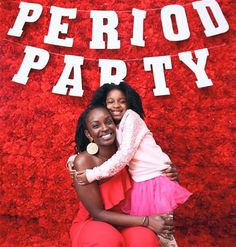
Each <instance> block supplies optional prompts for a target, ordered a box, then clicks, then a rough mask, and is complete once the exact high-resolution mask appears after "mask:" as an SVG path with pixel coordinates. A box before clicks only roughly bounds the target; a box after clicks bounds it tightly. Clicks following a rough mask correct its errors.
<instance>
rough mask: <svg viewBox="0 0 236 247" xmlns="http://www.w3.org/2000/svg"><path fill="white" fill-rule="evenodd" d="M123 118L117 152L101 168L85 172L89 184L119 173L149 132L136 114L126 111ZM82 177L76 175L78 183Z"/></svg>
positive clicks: (82, 179)
mask: <svg viewBox="0 0 236 247" xmlns="http://www.w3.org/2000/svg"><path fill="white" fill-rule="evenodd" d="M123 118H124V119H122V120H121V121H122V126H120V127H123V128H122V130H119V131H121V133H122V140H121V143H120V146H119V149H118V151H117V152H116V153H115V154H114V155H113V156H112V157H111V158H110V159H108V160H107V161H106V162H104V163H103V164H102V165H101V166H99V167H94V168H93V169H87V170H86V178H87V181H88V182H89V183H91V182H93V181H95V180H100V179H102V178H106V177H111V176H113V175H114V174H116V173H118V172H119V171H121V170H122V168H124V167H125V166H126V165H127V164H128V163H129V161H130V160H131V159H132V158H133V156H134V154H135V152H136V151H137V149H138V147H139V145H140V143H141V141H142V139H143V137H144V136H145V134H146V133H148V132H149V129H148V128H147V126H146V124H145V122H144V121H143V120H142V119H141V117H140V116H139V115H138V114H137V113H136V112H134V111H131V110H128V111H127V112H126V114H125V115H124V117H123ZM84 177H85V176H84V175H78V179H79V181H84ZM81 184H82V183H81ZM83 184H85V183H83Z"/></svg>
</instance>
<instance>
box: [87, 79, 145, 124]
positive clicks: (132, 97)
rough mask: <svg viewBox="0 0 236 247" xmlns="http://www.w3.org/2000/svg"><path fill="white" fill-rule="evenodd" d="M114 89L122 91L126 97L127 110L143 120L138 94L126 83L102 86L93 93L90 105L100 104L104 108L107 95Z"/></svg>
mask: <svg viewBox="0 0 236 247" xmlns="http://www.w3.org/2000/svg"><path fill="white" fill-rule="evenodd" d="M114 89H117V90H120V91H122V92H123V93H124V95H125V97H126V100H127V104H128V109H131V110H133V111H135V112H136V113H138V114H139V116H140V117H141V118H142V119H144V116H145V114H144V110H143V105H142V101H141V98H140V96H139V94H138V93H137V92H136V91H135V90H134V89H133V88H132V87H131V86H130V85H129V84H128V83H126V82H120V83H119V84H118V85H117V84H114V83H106V84H104V85H103V86H101V87H100V88H98V89H97V90H96V91H95V92H94V95H93V98H92V100H91V104H92V105H98V104H99V105H101V104H102V105H104V106H106V98H107V94H108V93H109V92H110V91H111V90H114Z"/></svg>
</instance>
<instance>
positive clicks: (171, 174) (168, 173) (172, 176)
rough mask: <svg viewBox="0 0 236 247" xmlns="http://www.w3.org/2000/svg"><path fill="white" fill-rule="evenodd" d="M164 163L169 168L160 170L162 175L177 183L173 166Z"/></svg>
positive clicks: (176, 174) (177, 175)
mask: <svg viewBox="0 0 236 247" xmlns="http://www.w3.org/2000/svg"><path fill="white" fill-rule="evenodd" d="M165 163H166V164H168V165H169V166H170V167H168V168H166V169H164V170H162V173H163V174H165V175H166V176H167V177H169V178H170V180H172V181H177V182H178V181H179V174H178V172H177V169H176V167H175V165H173V164H172V163H171V162H165Z"/></svg>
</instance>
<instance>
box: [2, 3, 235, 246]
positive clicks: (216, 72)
mask: <svg viewBox="0 0 236 247" xmlns="http://www.w3.org/2000/svg"><path fill="white" fill-rule="evenodd" d="M29 2H32V3H33V2H34V3H40V4H41V5H43V6H44V8H43V13H42V16H41V17H40V19H39V20H38V21H37V22H36V23H31V24H27V25H25V27H24V32H23V35H22V37H19V38H17V37H13V36H9V35H7V32H8V30H9V28H11V27H12V26H13V24H14V22H15V19H16V16H17V14H18V5H19V1H1V15H0V20H1V34H0V35H1V58H0V59H1V60H0V61H1V98H0V105H1V112H0V114H1V123H0V126H1V134H0V136H1V141H0V143H1V144H0V145H1V202H0V214H1V218H0V220H1V221H0V224H1V233H0V234H1V235H0V236H1V238H0V241H1V242H0V245H1V246H7V247H9V246H70V240H69V235H68V231H69V226H70V223H71V221H72V219H73V217H74V215H75V213H76V212H77V210H78V203H77V201H78V199H77V196H76V193H75V191H74V189H73V188H72V187H71V179H70V178H69V176H68V173H67V171H66V169H65V163H66V160H67V158H68V155H70V154H71V153H73V145H74V144H73V139H74V132H75V126H76V121H77V118H78V116H79V114H80V113H81V111H82V110H83V109H84V108H85V106H86V105H87V103H88V101H89V99H90V98H91V95H92V93H93V92H94V90H95V89H96V88H97V87H98V86H99V80H100V74H99V67H98V59H99V58H107V59H109V58H110V59H121V60H126V61H125V62H126V64H127V67H128V75H127V77H126V80H127V81H128V82H129V83H130V85H131V86H133V87H134V88H135V89H136V90H137V91H138V92H139V94H140V95H141V97H142V99H143V104H144V108H145V112H146V122H147V124H148V126H149V127H150V129H151V130H152V131H153V133H154V136H155V138H156V140H157V141H158V143H159V144H160V145H161V147H162V148H163V149H164V151H165V152H166V153H167V154H168V155H169V156H170V157H171V159H172V161H173V163H175V164H176V165H177V168H178V170H179V173H180V179H181V183H182V184H183V185H184V186H186V187H187V188H188V189H189V190H190V191H192V192H193V193H194V195H193V196H192V198H191V199H190V200H189V202H187V203H186V204H185V205H183V206H181V207H180V208H179V209H178V210H177V211H176V221H175V222H176V223H175V224H176V238H177V240H178V242H179V246H186V247H187V246H201V247H202V246H232V243H233V241H235V240H234V239H233V229H232V222H233V219H234V213H235V212H233V209H235V208H234V207H235V204H234V203H235V192H234V191H235V190H233V182H234V172H235V165H234V146H235V139H234V135H233V134H234V133H233V130H234V128H235V124H234V120H235V118H234V117H235V113H234V108H233V103H235V102H234V98H233V95H234V93H235V82H234V78H235V52H234V51H235V48H236V45H235V36H234V34H235V28H236V24H235V16H234V15H235V13H233V10H234V9H235V7H236V6H235V5H234V4H233V0H224V1H223V0H220V1H218V3H219V5H220V7H221V9H222V11H223V13H224V15H225V18H226V19H227V21H228V23H229V26H230V29H229V31H228V32H226V33H224V34H220V35H217V36H214V37H206V36H205V34H204V28H203V26H202V24H201V22H200V19H199V17H198V15H197V12H196V11H195V10H194V9H193V8H192V5H191V2H192V1H187V0H179V1H177V2H175V1H169V0H168V1H151V0H150V1H132V0H121V1H104V0H103V1H100V0H96V1H80V2H79V3H78V2H77V1H59V0H53V1H51V0H38V1H34V0H32V1H29ZM174 3H177V4H180V5H182V6H184V8H185V11H186V13H187V18H188V24H189V28H190V32H191V36H190V38H189V39H188V40H186V41H182V42H170V41H167V40H166V39H165V38H164V35H163V32H162V28H161V20H160V9H161V8H162V7H164V6H166V5H169V4H174ZM52 5H54V6H59V7H67V8H70V7H75V8H77V9H78V12H77V18H76V19H75V20H66V22H68V23H69V31H68V35H67V36H68V37H73V38H74V45H73V47H72V48H65V47H59V46H54V45H48V44H44V42H43V40H44V36H45V35H46V34H47V32H48V27H49V21H50V6H52ZM133 7H135V8H138V9H142V10H146V11H147V16H146V19H145V25H144V30H145V31H144V36H145V40H146V46H145V47H144V48H141V47H135V46H132V45H131V44H130V38H131V37H132V28H133V17H132V15H131V12H130V11H131V10H132V8H133ZM98 9H100V10H115V11H117V14H118V17H119V27H118V31H119V38H120V40H121V49H119V50H92V49H89V42H90V40H91V30H92V29H91V25H92V21H91V19H90V13H89V11H90V10H98ZM81 10H86V11H81ZM124 10H125V11H124ZM126 10H127V11H126ZM233 14H234V15H233ZM26 45H30V46H34V47H38V48H43V49H46V50H47V51H48V52H50V59H49V62H48V64H47V66H46V67H45V68H44V69H43V70H40V71H37V70H32V71H31V72H30V74H29V80H28V82H27V84H26V85H21V84H17V83H15V82H13V81H12V77H13V75H14V74H15V73H17V71H18V69H19V67H20V65H21V63H22V60H23V58H24V49H25V46H26ZM202 48H208V49H209V57H208V59H207V65H206V73H207V75H208V77H209V78H210V79H211V80H212V81H213V86H211V87H208V88H202V89H199V88H197V86H196V83H195V81H196V78H195V76H194V74H193V72H191V70H190V69H189V68H188V67H186V66H185V65H184V64H183V63H182V62H180V61H179V59H178V56H177V54H178V53H179V52H184V51H193V50H197V49H202ZM65 54H68V55H78V56H83V57H85V61H84V65H83V66H82V77H83V89H84V95H83V97H72V96H68V95H67V96H62V95H57V94H53V93H52V88H53V86H54V85H55V84H56V82H57V81H58V79H59V77H60V75H61V73H62V71H63V68H64V55H65ZM161 55H172V57H171V60H172V65H173V69H172V70H168V71H166V73H165V75H166V81H167V86H168V87H169V89H170V93H171V94H170V95H169V96H162V97H156V96H154V95H153V91H152V90H153V88H154V80H153V74H152V72H145V71H144V68H143V61H142V58H143V57H145V56H161ZM88 58H89V59H88ZM133 58H135V59H137V60H131V59H133Z"/></svg>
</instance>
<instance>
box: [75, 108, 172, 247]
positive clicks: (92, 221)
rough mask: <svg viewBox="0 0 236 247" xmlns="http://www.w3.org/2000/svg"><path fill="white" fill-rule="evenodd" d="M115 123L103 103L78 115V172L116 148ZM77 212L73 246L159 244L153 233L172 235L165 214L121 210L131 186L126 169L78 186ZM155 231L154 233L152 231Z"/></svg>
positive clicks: (109, 246) (76, 161)
mask: <svg viewBox="0 0 236 247" xmlns="http://www.w3.org/2000/svg"><path fill="white" fill-rule="evenodd" d="M115 133H116V126H115V124H114V122H113V119H112V117H111V115H110V113H109V112H108V110H107V109H106V108H105V107H104V106H91V107H89V108H88V109H87V110H85V111H84V112H83V114H82V115H81V117H80V118H79V121H78V125H77V130H76V149H77V150H76V151H77V152H79V154H78V155H77V157H76V159H75V164H74V165H75V169H76V170H77V171H80V170H85V169H89V168H93V167H95V166H99V165H100V164H102V163H103V162H104V161H106V160H107V159H109V158H110V157H111V156H112V155H113V154H114V153H115V152H116V150H117V147H116V142H115V139H116V134H115ZM93 141H94V142H95V143H96V144H97V146H98V148H99V150H98V152H97V153H96V154H94V155H92V154H89V153H88V152H87V151H85V150H86V147H87V145H88V144H89V143H90V142H93ZM74 184H75V188H76V191H77V193H78V195H79V198H80V200H81V202H80V207H79V212H78V214H77V216H76V218H75V219H74V221H73V224H72V227H71V232H70V233H71V239H72V247H80V246H81V247H82V246H83V247H84V246H87V247H88V246H101V247H111V246H112V247H116V246H117V247H118V246H119V247H121V246H126V247H134V246H135V247H139V246H140V247H141V246H149V247H158V246H160V245H159V242H158V240H157V238H156V235H155V233H165V234H171V233H172V230H173V225H172V221H170V220H168V219H167V218H166V217H165V216H150V217H137V216H129V215H125V214H122V213H120V207H121V206H122V201H123V200H124V198H125V196H126V193H127V192H128V191H129V189H130V187H131V183H130V179H129V176H128V174H127V171H126V169H123V170H122V171H121V172H120V173H117V174H116V175H115V176H113V177H112V178H110V179H104V180H101V181H99V182H93V183H91V184H88V185H83V186H82V185H79V184H78V181H77V180H76V176H75V178H74ZM154 232H155V233H154Z"/></svg>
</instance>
